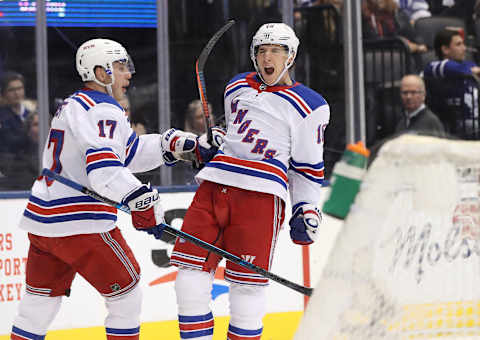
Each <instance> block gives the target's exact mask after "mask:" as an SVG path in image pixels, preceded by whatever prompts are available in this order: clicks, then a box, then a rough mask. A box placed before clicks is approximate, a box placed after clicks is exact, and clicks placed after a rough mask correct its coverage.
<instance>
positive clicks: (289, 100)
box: [272, 92, 307, 118]
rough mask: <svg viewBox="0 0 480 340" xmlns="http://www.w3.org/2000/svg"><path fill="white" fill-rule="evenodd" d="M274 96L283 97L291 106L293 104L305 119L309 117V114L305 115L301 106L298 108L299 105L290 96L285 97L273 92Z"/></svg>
mask: <svg viewBox="0 0 480 340" xmlns="http://www.w3.org/2000/svg"><path fill="white" fill-rule="evenodd" d="M272 93H273V94H276V95H277V96H279V97H282V98H283V99H285V100H287V101H288V102H289V103H290V104H292V106H293V107H294V108H295V110H297V111H298V113H300V115H301V116H302V117H303V118H305V117H306V116H307V114H306V113H305V111H303V110H302V109H301V107H300V106H298V104H297V103H296V102H295V101H294V100H293V99H292V98H290V97H289V96H287V95H284V94H283V93H281V92H272Z"/></svg>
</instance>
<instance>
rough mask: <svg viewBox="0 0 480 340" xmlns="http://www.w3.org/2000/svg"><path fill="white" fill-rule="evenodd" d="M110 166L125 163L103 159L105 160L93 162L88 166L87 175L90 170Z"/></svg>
mask: <svg viewBox="0 0 480 340" xmlns="http://www.w3.org/2000/svg"><path fill="white" fill-rule="evenodd" d="M110 166H122V167H123V163H122V162H120V161H103V162H97V163H93V164H90V165H88V166H87V175H88V174H89V173H90V171H92V170H95V169H99V168H107V167H110Z"/></svg>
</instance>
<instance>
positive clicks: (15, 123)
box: [0, 72, 30, 173]
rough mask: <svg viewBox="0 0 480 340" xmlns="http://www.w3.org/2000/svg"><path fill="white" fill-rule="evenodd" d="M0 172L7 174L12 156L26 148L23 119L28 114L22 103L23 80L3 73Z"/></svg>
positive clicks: (1, 84) (10, 73) (0, 116)
mask: <svg viewBox="0 0 480 340" xmlns="http://www.w3.org/2000/svg"><path fill="white" fill-rule="evenodd" d="M0 94H1V95H2V106H0V154H1V158H2V159H3V162H2V164H0V171H2V172H3V173H8V168H10V167H11V166H12V164H10V163H11V161H12V160H13V158H14V155H15V154H16V153H18V152H21V150H23V149H24V148H25V146H26V143H27V136H26V135H25V131H24V123H23V121H24V119H25V118H26V116H27V115H28V114H29V113H30V112H29V111H28V110H27V109H26V108H25V106H24V105H23V103H22V101H23V100H24V99H25V80H24V78H23V76H22V75H21V74H19V73H16V72H5V73H4V75H3V78H2V79H1V80H0Z"/></svg>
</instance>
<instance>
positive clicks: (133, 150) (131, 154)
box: [125, 138, 140, 166]
mask: <svg viewBox="0 0 480 340" xmlns="http://www.w3.org/2000/svg"><path fill="white" fill-rule="evenodd" d="M139 143H140V140H139V139H138V138H137V139H135V142H133V145H132V147H131V148H130V152H129V153H128V156H127V159H126V160H125V166H128V165H129V164H130V162H131V161H132V159H133V157H135V154H136V153H137V149H138V144H139Z"/></svg>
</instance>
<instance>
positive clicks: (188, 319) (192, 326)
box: [178, 312, 214, 340]
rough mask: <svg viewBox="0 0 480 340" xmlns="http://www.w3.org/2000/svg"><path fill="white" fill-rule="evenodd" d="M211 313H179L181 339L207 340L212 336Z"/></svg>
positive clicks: (212, 322)
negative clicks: (189, 314)
mask: <svg viewBox="0 0 480 340" xmlns="http://www.w3.org/2000/svg"><path fill="white" fill-rule="evenodd" d="M213 325H214V320H213V314H212V312H210V313H208V314H204V315H192V316H186V315H179V316H178V326H179V328H180V338H181V339H195V340H209V339H211V338H212V336H213Z"/></svg>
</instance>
